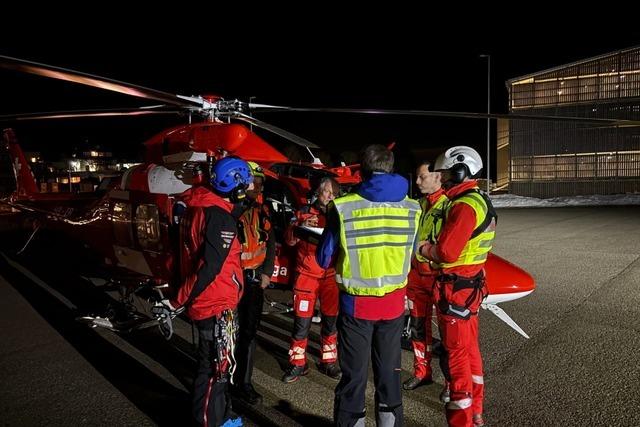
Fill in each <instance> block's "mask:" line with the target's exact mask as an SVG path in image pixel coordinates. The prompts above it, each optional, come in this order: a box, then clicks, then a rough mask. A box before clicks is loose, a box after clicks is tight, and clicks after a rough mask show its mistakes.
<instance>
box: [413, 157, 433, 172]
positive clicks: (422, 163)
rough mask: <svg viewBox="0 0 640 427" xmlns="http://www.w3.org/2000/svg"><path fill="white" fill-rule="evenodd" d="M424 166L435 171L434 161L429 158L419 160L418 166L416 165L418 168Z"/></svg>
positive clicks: (430, 170)
mask: <svg viewBox="0 0 640 427" xmlns="http://www.w3.org/2000/svg"><path fill="white" fill-rule="evenodd" d="M422 166H426V167H427V169H428V170H429V172H433V167H432V163H431V162H430V161H429V160H422V161H420V162H418V166H416V169H420V168H421V167H422Z"/></svg>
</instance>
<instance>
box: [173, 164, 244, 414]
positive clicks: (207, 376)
mask: <svg viewBox="0 0 640 427" xmlns="http://www.w3.org/2000/svg"><path fill="white" fill-rule="evenodd" d="M252 182H253V177H252V175H251V171H250V170H249V165H247V163H246V162H245V161H243V160H240V159H238V158H234V157H227V158H223V159H221V160H219V161H217V162H216V163H215V164H214V165H213V167H212V171H211V179H210V183H211V188H209V186H204V185H203V186H197V187H193V188H191V189H189V190H187V191H186V192H185V193H183V195H184V201H185V203H186V205H187V210H186V212H185V215H184V216H183V218H182V220H181V222H180V226H181V228H182V232H181V252H182V254H181V255H182V268H183V274H184V275H183V277H184V281H183V284H182V286H181V287H180V289H179V290H178V293H177V296H176V298H175V300H173V301H171V303H170V304H168V306H169V308H170V309H172V310H173V309H174V307H176V308H177V309H180V308H182V307H186V309H187V313H188V315H189V317H190V318H191V319H192V320H193V322H194V324H195V325H196V327H197V328H198V338H199V340H198V356H197V358H198V367H197V371H196V376H195V380H194V390H193V407H192V408H193V416H194V418H195V421H196V422H197V423H198V424H199V425H202V426H219V425H222V424H223V423H227V422H229V423H230V424H233V425H237V422H239V420H238V419H235V420H232V419H231V416H232V413H231V408H230V406H231V405H230V401H229V399H227V396H226V393H227V390H226V386H227V380H228V375H229V369H230V361H231V360H233V359H232V357H231V356H232V353H233V347H234V342H235V329H236V327H235V323H236V321H235V316H234V311H235V309H236V307H237V305H238V301H239V300H240V297H241V295H242V291H243V278H242V268H241V266H240V252H241V245H240V241H239V240H238V229H237V221H238V217H239V216H240V214H241V213H242V205H241V204H240V203H239V202H240V201H241V200H242V199H243V198H244V197H245V194H246V190H247V189H248V188H249V187H250V185H251V184H252ZM234 423H235V424H234Z"/></svg>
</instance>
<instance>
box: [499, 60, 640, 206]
mask: <svg viewBox="0 0 640 427" xmlns="http://www.w3.org/2000/svg"><path fill="white" fill-rule="evenodd" d="M508 84H509V85H508V87H509V92H510V106H511V112H513V113H521V114H524V113H526V114H538V115H546V116H570V117H588V118H617V119H628V120H640V48H635V49H629V50H626V51H620V52H616V53H612V54H610V55H603V56H601V57H598V58H594V59H590V60H586V61H584V62H582V63H575V64H569V65H567V66H566V67H559V68H555V69H553V70H548V71H545V72H541V73H539V74H537V75H531V76H525V77H523V78H521V79H514V80H510V81H509V82H508ZM505 133H506V136H505ZM505 140H508V143H507V144H508V149H507V150H503V151H504V152H505V153H508V159H509V161H508V166H507V167H508V177H509V188H510V191H511V192H512V193H514V194H519V195H525V196H533V197H556V196H566V195H580V194H585V195H586V194H616V193H627V192H640V126H628V127H607V126H599V125H591V124H579V123H569V122H551V121H548V122H546V121H532V120H510V121H509V123H508V128H507V129H506V130H504V131H503V135H502V137H501V141H505ZM499 148H500V147H499ZM499 173H500V172H499Z"/></svg>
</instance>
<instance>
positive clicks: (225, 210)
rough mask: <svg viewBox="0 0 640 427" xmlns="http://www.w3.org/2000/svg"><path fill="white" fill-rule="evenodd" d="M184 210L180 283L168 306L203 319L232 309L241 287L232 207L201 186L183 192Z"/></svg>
mask: <svg viewBox="0 0 640 427" xmlns="http://www.w3.org/2000/svg"><path fill="white" fill-rule="evenodd" d="M182 198H183V200H184V202H185V203H186V205H187V210H186V212H185V215H184V216H183V218H182V220H181V222H180V246H181V271H182V277H183V284H182V286H181V287H180V289H179V290H178V294H177V296H176V300H175V301H174V302H173V304H174V306H176V308H177V307H180V306H183V305H186V306H187V309H188V314H189V317H191V318H192V319H193V320H203V319H207V318H210V317H213V316H217V315H219V314H220V313H221V312H223V311H224V310H228V309H235V308H236V306H237V305H238V301H239V299H240V297H241V295H242V291H243V286H244V285H243V275H242V268H241V267H240V252H241V245H240V242H239V241H238V230H237V218H236V217H235V216H233V215H232V211H233V210H234V205H233V204H232V203H230V202H227V201H226V200H224V199H222V198H221V197H219V196H218V195H216V194H214V193H213V192H212V191H211V190H210V189H208V188H207V187H195V188H191V189H189V190H187V191H185V192H184V193H183V194H182Z"/></svg>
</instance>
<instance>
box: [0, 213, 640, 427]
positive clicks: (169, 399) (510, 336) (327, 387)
mask: <svg viewBox="0 0 640 427" xmlns="http://www.w3.org/2000/svg"><path fill="white" fill-rule="evenodd" d="M498 214H499V222H498V230H497V239H496V243H495V246H494V252H495V253H497V254H498V255H500V256H502V257H504V258H506V259H507V260H509V261H511V262H513V263H514V264H516V265H518V266H520V267H522V268H524V269H525V270H527V271H529V272H530V273H531V274H532V275H533V276H534V278H535V279H536V283H537V286H538V287H537V289H536V291H535V292H534V293H533V294H531V295H530V296H528V297H526V298H523V299H520V300H517V301H513V302H509V303H505V304H502V305H501V307H502V308H503V309H504V310H505V311H506V312H507V313H509V315H510V316H511V317H512V318H513V319H514V320H515V321H516V322H517V323H518V324H519V325H520V326H521V327H522V328H523V329H524V330H525V331H526V332H527V333H528V334H529V335H530V336H531V339H529V340H527V339H524V338H523V337H521V336H520V335H518V334H517V333H515V332H514V331H513V330H511V329H510V328H508V327H507V326H506V325H505V324H504V323H502V322H501V321H500V320H498V319H497V318H496V317H495V316H493V315H492V314H491V313H489V312H487V311H482V312H481V314H480V324H481V326H480V328H481V346H482V350H483V356H484V361H485V383H486V401H485V418H486V421H487V423H488V425H492V426H525V425H536V426H539V425H585V424H586V425H639V424H640V413H639V410H638V409H637V405H638V402H640V386H639V384H640V363H639V361H640V356H638V349H640V320H639V316H638V315H639V314H640V290H639V289H638V288H639V287H640V261H639V259H640V241H639V240H640V221H639V218H640V207H598V208H555V209H501V210H499V211H498ZM0 221H2V219H1V218H0ZM6 242H7V240H6V239H5V243H6ZM15 243H18V242H15ZM38 243H39V242H38V238H36V239H34V242H33V244H32V246H30V247H29V248H28V249H27V250H26V251H25V253H24V254H22V255H20V256H16V255H13V254H12V252H11V250H10V249H6V250H5V252H4V254H5V255H4V256H0V301H2V303H1V304H2V310H0V330H1V331H2V338H3V339H2V345H1V346H0V378H1V379H2V380H0V384H1V385H2V386H1V387H0V424H2V425H4V426H17V425H20V426H29V425H42V424H48V425H69V424H72V423H73V424H79V425H136V426H139V425H186V424H187V422H186V420H187V419H188V416H189V393H188V390H189V384H190V381H191V377H192V371H193V369H194V361H193V357H192V354H193V352H192V351H193V347H192V338H191V337H192V331H191V326H190V325H189V323H188V322H186V321H184V320H178V321H177V322H176V334H175V335H174V337H173V338H172V339H171V341H169V342H167V341H165V340H163V338H162V337H161V336H160V335H159V334H158V333H157V332H156V330H155V329H154V330H149V331H146V332H136V333H133V334H129V335H123V336H120V335H116V334H114V333H112V332H110V331H106V330H96V329H90V328H88V327H86V326H85V325H82V324H80V323H78V322H76V321H75V320H74V319H75V317H76V316H78V315H82V314H87V313H90V312H97V310H99V308H100V307H101V306H103V305H104V304H105V303H106V301H107V299H106V298H105V296H104V294H103V293H102V292H100V291H99V290H97V289H95V287H94V285H93V284H91V283H90V282H89V281H87V280H86V279H83V278H82V277H80V276H79V275H78V273H77V270H76V269H75V267H74V268H70V267H67V266H66V265H64V264H61V263H59V262H58V261H56V262H55V264H52V263H51V262H43V259H45V258H46V259H49V255H47V254H50V253H51V250H47V249H45V248H43V247H40V246H42V245H40V246H38ZM3 246H5V245H3ZM8 246H18V247H19V246H21V245H20V244H17V245H8ZM93 283H94V284H96V283H97V284H100V283H99V281H96V280H93ZM291 325H292V318H291V317H290V315H281V314H278V315H269V316H266V317H265V318H264V322H263V325H262V327H261V329H260V332H259V349H258V355H257V363H256V368H255V371H254V382H255V385H256V388H257V390H258V391H259V392H261V393H262V394H263V395H264V397H265V400H264V403H263V404H262V405H257V406H255V407H244V406H243V405H241V404H240V403H238V402H236V405H235V408H237V410H238V412H240V413H241V414H243V417H244V418H245V420H247V425H266V426H297V425H308V426H329V425H331V414H332V410H333V389H334V387H335V385H336V381H334V380H331V379H330V378H328V377H326V376H324V375H322V374H320V373H319V372H318V371H317V370H316V369H315V367H313V368H312V370H311V372H310V374H309V375H308V376H306V377H303V378H302V379H301V380H300V381H298V382H296V383H293V384H284V383H282V382H281V381H280V378H281V376H282V367H283V366H284V365H285V363H286V352H287V349H288V340H289V335H290V330H291ZM311 338H312V341H313V342H312V343H311V344H310V354H311V357H312V358H313V360H314V361H315V360H316V359H317V356H318V340H319V329H318V327H317V325H314V326H313V330H312V334H311ZM433 363H434V368H435V372H436V374H437V375H436V377H435V379H436V383H435V384H432V385H429V386H425V387H421V388H419V389H417V390H414V391H411V392H405V393H404V410H405V425H407V426H442V425H446V422H445V419H444V412H443V407H442V405H441V404H440V403H439V401H438V394H439V392H440V389H441V384H442V377H441V375H439V373H438V371H439V370H438V368H437V366H436V365H437V360H434V362H433ZM402 368H403V378H407V377H408V376H409V374H410V372H411V369H412V354H411V353H410V352H407V351H404V352H403V364H402ZM369 383H370V384H369V386H368V390H367V411H368V419H367V425H375V422H374V420H373V413H374V412H373V388H372V386H371V378H370V381H369Z"/></svg>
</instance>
